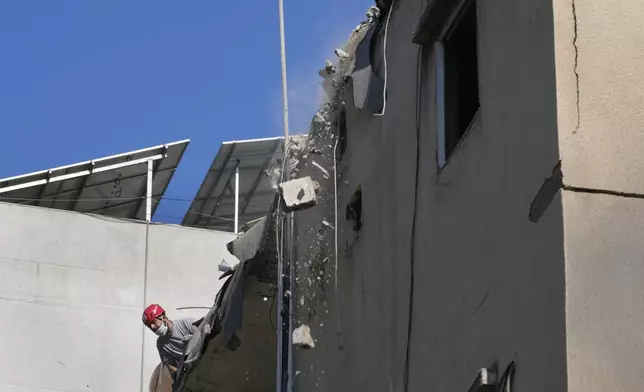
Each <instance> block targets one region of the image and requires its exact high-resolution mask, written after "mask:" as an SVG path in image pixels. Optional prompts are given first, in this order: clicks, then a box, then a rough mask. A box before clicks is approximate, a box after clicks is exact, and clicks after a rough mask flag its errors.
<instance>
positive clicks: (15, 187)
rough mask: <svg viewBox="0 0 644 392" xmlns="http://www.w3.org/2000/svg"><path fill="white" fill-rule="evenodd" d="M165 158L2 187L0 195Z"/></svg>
mask: <svg viewBox="0 0 644 392" xmlns="http://www.w3.org/2000/svg"><path fill="white" fill-rule="evenodd" d="M165 157H166V154H158V155H153V156H151V157H145V158H140V159H135V160H132V161H129V162H122V163H115V164H113V165H108V166H102V167H97V168H95V169H92V170H82V171H79V172H76V173H70V174H63V175H61V176H55V177H51V178H49V179H42V180H37V181H30V182H26V183H24V184H17V185H11V186H7V187H4V188H0V193H4V192H11V191H15V190H18V189H24V188H30V187H33V186H38V185H44V184H47V183H51V182H56V181H64V180H69V179H72V178H77V177H83V176H89V175H90V174H92V173H101V172H106V171H110V170H116V169H121V168H124V167H128V166H133V165H138V164H141V163H145V162H152V161H156V160H159V159H163V158H165ZM93 162H94V161H92V162H90V163H91V164H93Z"/></svg>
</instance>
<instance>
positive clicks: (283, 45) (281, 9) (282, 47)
mask: <svg viewBox="0 0 644 392" xmlns="http://www.w3.org/2000/svg"><path fill="white" fill-rule="evenodd" d="M278 2H279V3H278V6H279V19H280V51H281V55H282V101H283V105H284V149H285V150H286V144H287V143H288V134H289V131H288V85H287V83H286V38H285V34H284V0H278Z"/></svg>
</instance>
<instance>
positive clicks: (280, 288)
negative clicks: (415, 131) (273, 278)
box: [276, 0, 292, 392]
mask: <svg viewBox="0 0 644 392" xmlns="http://www.w3.org/2000/svg"><path fill="white" fill-rule="evenodd" d="M278 10H279V25H280V52H281V61H282V101H283V106H284V155H283V157H282V159H283V161H282V162H283V170H282V173H281V178H282V180H284V179H288V178H289V173H288V166H287V165H286V158H287V151H288V145H289V141H290V140H289V129H288V84H287V82H286V38H285V33H284V0H278ZM278 208H279V207H278ZM278 211H279V210H278ZM279 215H280V214H279V213H278V217H277V219H276V224H277V225H278V231H279V229H280V228H281V233H282V235H281V236H279V235H278V236H277V237H278V238H279V239H280V241H278V244H277V247H278V248H280V254H281V257H279V260H278V277H277V296H278V297H277V301H278V302H277V305H278V306H277V319H278V331H277V335H278V339H277V341H278V346H277V384H276V391H277V392H282V391H284V388H285V387H287V386H288V385H289V384H290V382H287V385H284V384H283V382H282V380H283V376H284V374H283V363H282V358H283V356H282V355H283V354H284V346H283V343H284V342H283V336H284V320H283V317H282V314H283V313H282V307H283V306H284V279H285V277H284V264H285V263H284V260H283V259H284V256H285V253H286V249H287V248H289V247H290V246H291V244H290V243H288V242H287V241H285V240H284V220H282V218H281V217H280V216H279ZM280 221H281V222H280ZM280 223H281V227H279V225H280ZM291 290H292V288H291ZM291 293H292V291H291ZM289 319H290V317H289ZM289 325H290V320H289ZM287 332H288V334H289V335H290V330H289V331H287ZM287 350H288V349H287ZM289 362H290V359H289ZM289 368H290V363H289ZM288 376H289V378H290V374H289V375H288Z"/></svg>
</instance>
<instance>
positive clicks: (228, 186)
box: [182, 137, 284, 231]
mask: <svg viewBox="0 0 644 392" xmlns="http://www.w3.org/2000/svg"><path fill="white" fill-rule="evenodd" d="M283 145H284V138H282V137H275V138H266V139H253V140H242V141H231V142H224V143H222V145H221V148H220V149H219V151H218V152H217V155H216V156H215V159H214V160H213V162H212V165H211V166H210V169H209V170H208V173H207V174H206V177H205V178H204V180H203V182H202V184H201V187H200V188H199V191H198V192H197V196H196V197H195V198H194V200H193V201H192V204H191V205H190V208H189V209H188V212H186V215H185V216H184V218H183V222H182V225H184V226H194V227H202V228H208V229H214V230H221V231H233V230H234V218H235V171H236V169H238V168H239V224H240V226H242V225H243V224H244V223H246V222H248V221H251V220H254V219H257V218H260V217H263V216H265V215H266V212H267V211H268V209H269V207H270V205H271V202H272V201H273V196H274V195H275V189H276V188H275V183H274V182H275V178H276V177H277V176H276V175H273V174H274V173H269V172H268V170H269V169H270V168H271V167H272V166H273V164H275V162H276V161H277V159H278V158H280V157H281V153H282V150H283Z"/></svg>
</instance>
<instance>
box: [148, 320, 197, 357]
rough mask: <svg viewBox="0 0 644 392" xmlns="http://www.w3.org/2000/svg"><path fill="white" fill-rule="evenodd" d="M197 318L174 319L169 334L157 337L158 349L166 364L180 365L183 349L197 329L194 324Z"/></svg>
mask: <svg viewBox="0 0 644 392" xmlns="http://www.w3.org/2000/svg"><path fill="white" fill-rule="evenodd" d="M196 321H197V319H194V318H184V319H179V320H173V321H172V331H171V333H170V334H169V335H166V336H160V337H159V338H158V339H157V350H159V356H160V357H161V362H163V363H164V364H166V365H171V366H174V367H179V363H180V362H181V359H183V351H184V349H185V347H186V344H187V343H188V340H189V339H190V337H191V336H192V335H193V334H194V333H195V331H197V327H195V326H194V325H193V323H194V322H196Z"/></svg>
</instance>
